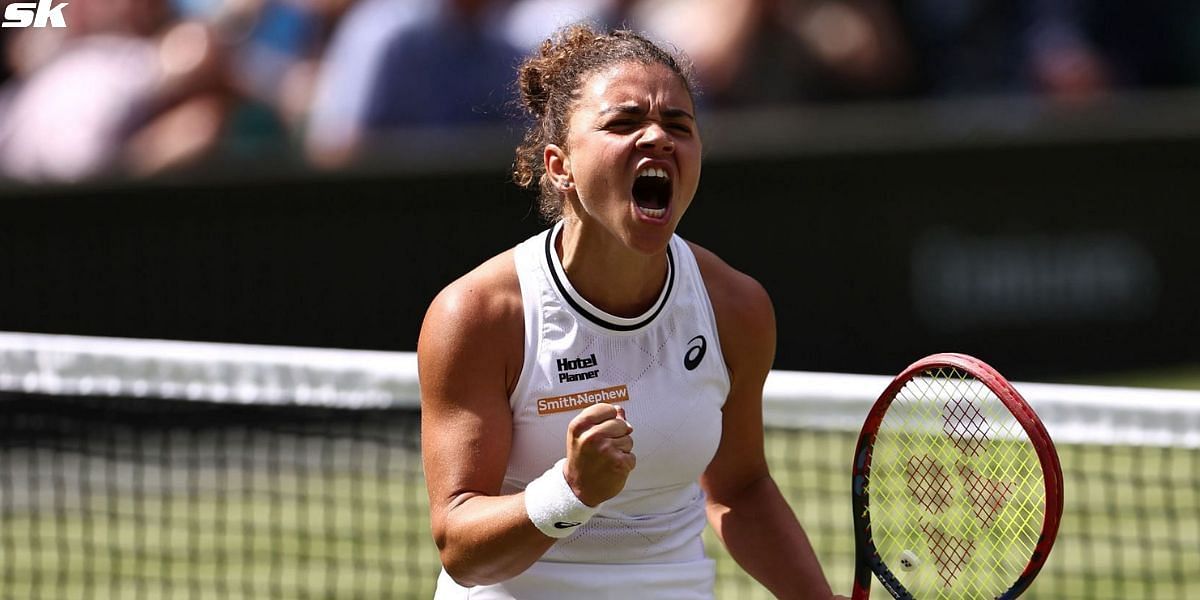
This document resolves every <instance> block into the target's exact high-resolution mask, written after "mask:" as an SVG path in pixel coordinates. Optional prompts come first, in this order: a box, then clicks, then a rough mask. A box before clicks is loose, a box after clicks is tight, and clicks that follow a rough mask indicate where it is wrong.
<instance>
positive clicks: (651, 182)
mask: <svg viewBox="0 0 1200 600" xmlns="http://www.w3.org/2000/svg"><path fill="white" fill-rule="evenodd" d="M633 203H634V204H635V205H636V206H637V209H638V211H639V212H641V213H642V214H643V215H646V216H647V217H650V218H654V219H660V218H662V216H663V215H665V214H667V205H668V204H670V203H671V177H670V176H669V175H667V172H666V170H664V169H659V168H656V167H646V168H643V169H641V170H639V171H638V173H637V177H635V178H634V180H633Z"/></svg>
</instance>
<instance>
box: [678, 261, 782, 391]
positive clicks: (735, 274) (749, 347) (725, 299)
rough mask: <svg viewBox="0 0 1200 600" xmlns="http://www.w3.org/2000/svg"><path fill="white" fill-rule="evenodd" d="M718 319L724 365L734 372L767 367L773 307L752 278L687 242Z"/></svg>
mask: <svg viewBox="0 0 1200 600" xmlns="http://www.w3.org/2000/svg"><path fill="white" fill-rule="evenodd" d="M689 245H690V246H691V248H692V253H693V254H695V255H696V263H697V265H698V266H699V267H700V275H701V276H702V277H703V278H704V286H705V288H706V289H707V290H708V297H709V300H710V301H711V302H712V306H713V312H714V313H715V314H716V318H717V329H718V332H717V333H718V334H719V335H720V336H721V347H722V348H723V349H724V354H725V359H726V364H728V365H729V367H730V369H731V370H733V371H734V373H733V374H734V375H735V376H736V375H737V374H738V373H739V372H742V371H745V370H750V371H754V372H758V371H763V370H764V369H766V370H769V369H770V365H771V363H772V362H773V361H774V357H775V309H774V306H773V305H772V303H771V297H770V295H768V294H767V290H766V289H765V288H763V286H762V284H760V283H759V282H758V281H757V280H755V279H754V278H753V277H751V276H749V275H747V274H745V273H742V272H741V271H738V270H737V269H735V268H733V267H731V266H729V264H728V263H726V262H725V261H724V260H722V259H721V258H720V257H719V256H717V255H716V254H714V253H713V252H711V251H709V250H707V249H705V248H703V247H701V246H698V245H696V244H693V243H691V242H689Z"/></svg>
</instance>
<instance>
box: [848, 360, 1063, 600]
mask: <svg viewBox="0 0 1200 600" xmlns="http://www.w3.org/2000/svg"><path fill="white" fill-rule="evenodd" d="M947 367H949V368H954V369H958V370H960V371H963V372H965V373H967V374H969V375H971V376H972V377H974V378H976V379H978V380H979V381H981V382H982V383H983V384H984V385H986V386H987V387H988V389H990V390H991V391H992V392H993V393H995V394H996V397H998V398H999V399H1000V401H1001V402H1002V403H1003V404H1004V406H1005V407H1006V408H1008V410H1009V411H1010V412H1011V413H1012V414H1013V416H1014V417H1016V419H1017V422H1018V423H1020V424H1021V427H1022V428H1023V429H1024V430H1025V433H1027V434H1028V435H1029V439H1030V440H1031V441H1032V442H1033V447H1034V450H1035V451H1036V452H1037V455H1038V460H1039V462H1040V463H1041V466H1042V474H1043V478H1044V481H1045V485H1046V510H1045V518H1044V519H1043V521H1042V533H1041V535H1040V536H1039V537H1038V541H1037V543H1036V544H1035V545H1034V548H1033V554H1032V555H1031V556H1030V558H1029V563H1028V564H1027V565H1026V566H1025V569H1024V570H1023V571H1022V572H1021V574H1020V575H1019V576H1018V577H1017V579H1016V581H1015V582H1014V583H1013V585H1012V586H1011V587H1009V589H1008V590H1006V591H1005V592H1003V593H1002V594H1000V595H999V596H997V597H996V598H997V599H998V600H1011V599H1012V598H1016V597H1017V596H1020V595H1021V593H1022V592H1024V591H1025V590H1026V589H1027V588H1028V587H1029V584H1030V583H1032V582H1033V579H1034V577H1036V576H1037V574H1038V572H1039V571H1041V569H1042V566H1043V565H1045V564H1046V558H1047V557H1049V555H1050V549H1051V548H1052V547H1053V546H1054V539H1055V538H1056V537H1057V536H1058V525H1059V521H1061V519H1062V510H1063V482H1062V467H1061V465H1060V464H1059V461H1058V452H1057V451H1056V450H1055V448H1054V442H1053V440H1051V439H1050V434H1048V433H1047V432H1046V427H1045V426H1044V425H1042V420H1041V419H1039V418H1038V416H1037V413H1035V412H1034V411H1033V408H1031V407H1030V406H1029V403H1028V402H1026V401H1025V399H1024V398H1022V397H1021V394H1020V393H1018V392H1017V390H1016V389H1014V388H1013V386H1012V384H1010V383H1009V382H1008V381H1007V380H1006V379H1004V377H1003V376H1001V375H1000V373H999V372H997V371H996V370H995V369H993V368H992V367H990V366H989V365H988V364H987V363H985V362H983V361H982V360H979V359H978V358H975V357H973V356H968V355H966V354H958V353H941V354H933V355H930V356H926V357H925V358H922V359H920V360H918V361H917V362H914V363H913V364H911V365H909V366H908V368H906V369H904V371H902V372H901V373H900V374H899V375H897V376H896V378H895V379H893V380H892V383H891V384H890V385H888V387H887V389H885V390H884V391H883V393H882V394H881V395H880V396H879V399H878V400H876V401H875V405H874V406H872V407H871V412H870V413H868V414H867V419H866V421H865V422H864V423H863V427H862V432H861V433H860V434H859V436H858V444H857V446H856V447H855V450H854V465H853V478H852V486H851V493H852V494H853V506H854V548H855V567H854V589H853V592H852V595H851V598H852V600H866V599H868V598H870V596H871V574H872V573H874V574H875V575H876V577H878V578H879V581H880V583H881V584H883V587H884V588H885V589H887V590H888V592H890V593H891V594H892V596H893V597H895V598H897V599H901V600H903V599H912V598H913V596H912V594H910V593H909V592H908V591H907V590H905V589H904V586H903V585H901V584H900V581H899V580H898V579H897V578H896V577H895V576H894V575H893V574H892V571H891V569H890V568H888V566H887V565H886V564H885V563H884V562H883V560H882V558H880V556H879V553H878V552H877V551H876V549H875V542H874V541H873V540H872V538H871V516H870V510H869V509H870V497H869V492H870V486H869V485H867V484H868V482H869V481H870V474H871V453H872V450H873V448H874V443H875V435H876V434H877V433H878V432H879V425H880V423H882V422H883V416H884V414H885V413H886V412H887V410H888V407H890V406H891V404H892V400H894V399H895V397H896V394H897V393H899V391H900V389H901V388H902V387H904V385H905V384H906V383H908V382H909V381H911V380H912V379H913V378H914V377H917V376H919V375H920V374H921V373H924V372H926V371H929V370H931V369H938V368H947Z"/></svg>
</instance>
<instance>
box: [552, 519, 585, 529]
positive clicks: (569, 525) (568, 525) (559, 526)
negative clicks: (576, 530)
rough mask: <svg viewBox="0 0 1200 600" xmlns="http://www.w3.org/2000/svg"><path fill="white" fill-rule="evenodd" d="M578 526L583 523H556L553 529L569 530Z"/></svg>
mask: <svg viewBox="0 0 1200 600" xmlns="http://www.w3.org/2000/svg"><path fill="white" fill-rule="evenodd" d="M580 525H583V523H580V522H578V521H557V522H555V523H554V528H555V529H570V528H572V527H579V526H580Z"/></svg>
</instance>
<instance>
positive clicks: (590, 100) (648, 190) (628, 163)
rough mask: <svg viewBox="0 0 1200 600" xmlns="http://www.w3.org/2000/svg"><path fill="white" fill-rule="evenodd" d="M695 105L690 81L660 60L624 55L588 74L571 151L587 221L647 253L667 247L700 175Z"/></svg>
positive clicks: (572, 171)
mask: <svg viewBox="0 0 1200 600" xmlns="http://www.w3.org/2000/svg"><path fill="white" fill-rule="evenodd" d="M695 113H696V111H695V107H694V106H693V104H692V97H691V94H689V93H688V90H687V88H686V87H685V85H684V83H683V81H682V80H681V79H680V77H679V76H678V75H676V74H675V73H674V72H673V71H671V70H670V69H669V68H667V67H665V66H663V65H660V64H651V65H645V64H641V63H637V62H626V63H621V64H619V65H617V66H615V67H612V68H609V69H606V70H603V71H599V72H597V73H595V74H593V75H592V76H591V77H589V78H588V79H587V80H586V81H585V82H584V84H583V86H582V89H581V90H580V95H579V99H578V101H577V102H576V105H575V110H574V112H573V113H572V114H571V118H570V121H569V130H568V133H567V144H566V149H565V153H566V164H567V169H568V172H569V176H570V178H571V181H572V182H573V183H574V186H575V191H576V192H577V195H578V198H579V204H577V205H576V210H575V212H576V213H579V214H577V215H576V216H577V217H579V218H580V220H582V221H584V223H583V225H584V226H585V227H587V226H588V225H600V226H601V227H602V228H604V229H606V230H607V231H608V232H609V233H610V234H612V235H613V236H614V237H616V238H617V239H619V240H621V241H623V242H624V243H625V245H627V246H629V247H630V248H632V249H634V250H636V251H638V252H641V253H645V254H652V253H658V252H663V251H664V250H665V249H666V246H667V243H668V242H669V241H670V238H671V234H672V233H674V231H675V227H676V225H678V224H679V219H680V218H681V217H683V213H684V212H685V211H686V210H687V208H688V205H690V204H691V202H692V196H694V195H695V193H696V186H697V185H698V183H699V181H700V132H699V130H698V129H697V126H696V119H695V116H694V115H695ZM589 221H590V223H589Z"/></svg>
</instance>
